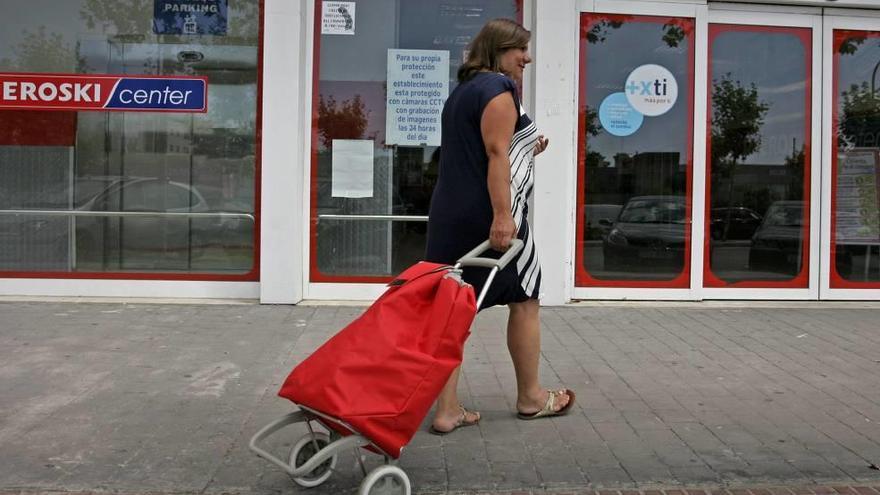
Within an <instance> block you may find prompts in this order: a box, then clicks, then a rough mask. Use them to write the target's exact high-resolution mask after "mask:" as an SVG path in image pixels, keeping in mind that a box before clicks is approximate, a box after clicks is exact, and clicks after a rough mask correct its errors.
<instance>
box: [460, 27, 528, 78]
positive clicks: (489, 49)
mask: <svg viewBox="0 0 880 495" xmlns="http://www.w3.org/2000/svg"><path fill="white" fill-rule="evenodd" d="M531 37H532V33H530V32H529V31H528V30H526V28H524V27H522V26H520V25H519V24H518V23H516V22H514V21H511V20H510V19H493V20H491V21H489V22H487V23H486V25H485V26H483V29H481V30H480V32H479V33H478V34H477V36H476V37H475V38H474V40H473V41H472V42H471V44H470V47H469V51H468V56H467V60H465V62H464V63H463V64H462V65H461V68H459V69H458V80H459V81H460V82H463V81H467V80H468V79H470V78H471V77H473V76H474V74H476V73H477V72H480V71H486V70H488V71H493V72H503V73H504V74H506V75H507V76H509V77H511V78H513V79H515V80H517V81H519V80H521V79H522V71H523V68H525V66H526V64H528V63H529V62H531V61H532V59H531V57H530V56H529V52H528V47H529V40H530V39H531Z"/></svg>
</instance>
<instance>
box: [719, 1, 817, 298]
mask: <svg viewBox="0 0 880 495" xmlns="http://www.w3.org/2000/svg"><path fill="white" fill-rule="evenodd" d="M820 22H821V17H819V16H818V15H797V14H787V13H768V12H762V13H761V15H760V16H758V15H755V13H754V12H736V11H712V10H710V13H709V26H708V50H707V52H708V64H707V74H706V81H707V102H706V109H707V123H706V125H707V131H706V181H705V198H706V200H705V205H704V212H703V222H704V223H703V227H704V228H703V231H704V239H703V246H704V256H703V287H704V291H703V295H704V297H707V298H711V297H725V298H727V297H744V298H765V297H767V298H792V297H794V298H798V297H800V298H808V297H815V295H816V294H817V290H816V288H817V284H816V283H814V279H817V277H816V276H817V274H818V260H817V254H816V248H817V239H818V237H817V236H818V225H819V222H818V218H817V214H818V208H817V207H816V206H817V204H816V203H817V202H816V201H814V200H813V199H814V198H818V194H816V192H815V191H814V189H815V188H816V185H817V184H818V175H817V172H818V168H819V167H818V166H817V164H818V153H814V146H813V143H814V142H815V141H817V140H818V139H814V136H817V134H818V133H817V132H816V130H817V129H818V127H817V126H818V122H817V121H818V119H817V118H816V117H814V113H815V112H814V108H816V109H818V103H817V102H818V101H819V100H818V95H819V93H818V91H819V88H818V85H817V84H816V83H815V82H814V81H816V80H817V79H818V77H817V74H818V70H819V66H821V58H820V57H819V56H817V54H818V53H819V52H818V47H819V46H820V40H821V38H820V36H821V30H820V28H819V26H820V24H819V23H820ZM819 149H821V148H819Z"/></svg>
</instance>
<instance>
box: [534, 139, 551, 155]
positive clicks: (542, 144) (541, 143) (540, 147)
mask: <svg viewBox="0 0 880 495" xmlns="http://www.w3.org/2000/svg"><path fill="white" fill-rule="evenodd" d="M547 146H550V139H548V138H545V137H544V135H543V134H538V142H537V143H536V144H535V156H538V155H540V154H541V153H542V152H543V151H544V150H546V149H547Z"/></svg>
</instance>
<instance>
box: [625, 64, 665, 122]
mask: <svg viewBox="0 0 880 495" xmlns="http://www.w3.org/2000/svg"><path fill="white" fill-rule="evenodd" d="M624 89H625V94H626V99H627V101H629V104H630V105H632V107H633V108H634V109H636V111H638V112H639V113H641V114H643V115H645V116H647V117H656V116H658V115H663V114H664V113H666V112H668V111H669V110H671V109H672V107H673V106H674V105H675V101H676V100H677V99H678V83H677V82H676V81H675V76H674V75H673V74H672V72H670V71H669V69H667V68H666V67H663V66H662V65H656V64H645V65H642V66H639V67H636V68H635V70H633V71H632V72H630V74H629V77H627V78H626V86H624Z"/></svg>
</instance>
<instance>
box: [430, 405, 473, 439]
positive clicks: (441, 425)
mask: <svg viewBox="0 0 880 495" xmlns="http://www.w3.org/2000/svg"><path fill="white" fill-rule="evenodd" d="M479 422H480V413H478V412H476V411H468V410H467V409H465V408H464V406H462V405H459V406H458V409H453V410H452V411H437V414H436V415H435V416H434V421H433V423H432V424H431V427H430V428H429V429H428V431H429V432H430V433H432V434H434V435H446V434H447V433H452V432H453V431H455V430H456V429H457V428H461V427H464V426H473V425H475V424H477V423H479Z"/></svg>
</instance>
